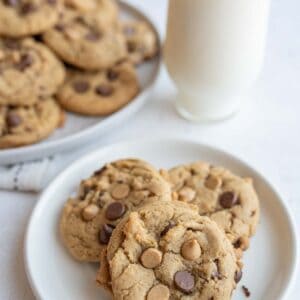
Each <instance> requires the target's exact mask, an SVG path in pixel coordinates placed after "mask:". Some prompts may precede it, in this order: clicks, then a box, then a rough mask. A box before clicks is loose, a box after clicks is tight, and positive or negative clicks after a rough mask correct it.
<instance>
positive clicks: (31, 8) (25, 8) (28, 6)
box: [20, 2, 37, 15]
mask: <svg viewBox="0 0 300 300" xmlns="http://www.w3.org/2000/svg"><path fill="white" fill-rule="evenodd" d="M36 10H37V7H36V6H35V5H34V4H33V3H30V2H27V3H24V4H23V5H22V6H21V10H20V13H21V15H28V14H31V13H33V12H35V11H36Z"/></svg>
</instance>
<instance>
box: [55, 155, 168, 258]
mask: <svg viewBox="0 0 300 300" xmlns="http://www.w3.org/2000/svg"><path fill="white" fill-rule="evenodd" d="M152 200H153V201H154V200H156V201H170V200H171V195H170V186H169V184H168V183H167V182H166V181H165V180H164V179H163V178H162V177H161V176H160V175H159V173H158V171H156V170H155V169H154V168H153V167H152V166H151V165H149V164H148V163H146V162H143V161H141V160H135V159H126V160H119V161H115V162H112V163H109V164H107V165H105V166H104V167H103V168H102V169H100V170H99V171H96V172H95V173H94V175H93V176H92V177H90V178H89V179H86V180H83V181H82V182H81V184H80V191H79V193H78V195H77V196H76V197H73V198H71V199H69V200H68V201H67V203H66V204H65V206H64V209H63V212H62V216H61V221H60V232H61V236H62V239H63V242H64V244H65V246H66V248H67V249H68V250H69V252H70V253H71V254H72V255H73V257H74V258H76V259H77V260H80V261H88V262H93V261H94V262H97V261H99V260H100V256H101V252H102V251H103V250H104V249H106V246H107V244H108V242H109V238H110V235H111V233H112V231H113V230H114V228H115V226H116V225H117V224H118V223H119V221H120V220H121V219H122V217H124V216H126V215H127V214H128V213H130V212H131V211H133V210H135V209H136V208H138V207H139V206H141V205H142V204H144V203H145V202H147V201H152Z"/></svg>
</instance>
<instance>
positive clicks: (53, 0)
mask: <svg viewBox="0 0 300 300" xmlns="http://www.w3.org/2000/svg"><path fill="white" fill-rule="evenodd" d="M47 2H48V3H49V4H50V5H55V4H56V3H57V0H47Z"/></svg>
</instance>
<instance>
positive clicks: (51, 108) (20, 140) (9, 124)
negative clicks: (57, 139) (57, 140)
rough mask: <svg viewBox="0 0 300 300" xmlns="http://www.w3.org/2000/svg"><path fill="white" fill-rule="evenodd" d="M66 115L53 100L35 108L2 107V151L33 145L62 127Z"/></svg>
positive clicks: (39, 104) (0, 124)
mask: <svg viewBox="0 0 300 300" xmlns="http://www.w3.org/2000/svg"><path fill="white" fill-rule="evenodd" d="M63 120H64V114H63V111H62V110H61V108H60V107H59V105H58V104H57V103H56V101H55V100H54V99H52V98H48V99H44V100H39V101H38V102H37V103H35V104H34V105H33V106H18V107H12V106H6V105H2V106H0V149H4V148H12V147H19V146H24V145H28V144H33V143H35V142H37V141H40V140H42V139H44V138H46V137H47V136H48V135H50V134H51V133H52V132H53V131H54V130H55V128H57V127H59V126H60V125H62V122H63Z"/></svg>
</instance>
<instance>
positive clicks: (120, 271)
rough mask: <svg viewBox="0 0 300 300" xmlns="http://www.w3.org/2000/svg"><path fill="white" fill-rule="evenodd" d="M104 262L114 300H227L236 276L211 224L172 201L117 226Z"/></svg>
mask: <svg viewBox="0 0 300 300" xmlns="http://www.w3.org/2000/svg"><path fill="white" fill-rule="evenodd" d="M107 261H108V264H109V267H110V274H111V280H112V291H113V295H114V299H116V300H119V299H127V300H130V299H132V300H135V299H147V300H157V299H161V300H168V299H197V300H201V299H203V300H208V299H214V300H228V299H230V298H231V294H232V291H233V290H234V288H235V286H236V279H237V274H239V267H238V262H237V258H236V256H235V255H234V251H233V247H232V245H231V243H230V242H229V240H228V239H227V238H226V236H225V234H224V233H223V232H222V231H221V230H220V229H219V227H218V226H217V224H215V222H213V221H211V220H210V219H209V218H207V217H204V216H200V215H199V214H198V213H197V211H194V210H191V209H190V208H189V207H188V206H187V205H186V204H185V203H182V202H178V201H169V202H166V203H159V202H153V203H151V204H147V205H145V206H143V207H142V208H140V209H139V210H137V211H136V212H132V213H131V214H130V215H129V217H128V218H126V219H124V220H123V221H122V222H120V223H119V225H118V226H117V227H116V229H115V230H114V232H113V234H112V237H111V239H110V242H109V245H108V248H107Z"/></svg>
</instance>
